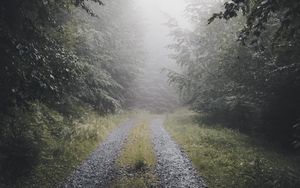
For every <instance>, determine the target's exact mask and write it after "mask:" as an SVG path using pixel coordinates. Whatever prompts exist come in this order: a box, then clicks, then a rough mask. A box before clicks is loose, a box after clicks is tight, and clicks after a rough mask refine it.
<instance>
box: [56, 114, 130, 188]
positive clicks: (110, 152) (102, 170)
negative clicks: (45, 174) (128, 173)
mask: <svg viewBox="0 0 300 188" xmlns="http://www.w3.org/2000/svg"><path fill="white" fill-rule="evenodd" d="M134 125H135V122H134V121H133V120H128V121H127V122H125V123H123V124H121V125H120V127H118V128H117V129H116V130H114V131H113V132H112V133H111V134H110V135H109V136H108V138H107V139H106V140H105V141H104V142H103V143H102V144H100V145H99V146H98V148H97V149H96V150H95V151H94V152H93V153H92V154H91V155H90V157H88V159H86V160H85V161H83V163H82V164H81V165H80V166H79V167H78V168H77V169H76V170H75V171H74V172H73V174H72V175H71V176H70V177H69V178H67V179H66V181H65V182H64V183H62V184H61V185H60V186H59V188H75V187H76V188H80V187H84V188H92V187H107V186H108V185H109V183H111V182H112V180H113V179H114V177H115V176H116V175H117V173H118V169H117V166H116V164H115V161H116V159H117V158H118V156H119V153H120V151H121V149H122V147H123V144H124V143H125V142H126V139H127V136H128V134H129V132H130V130H131V129H132V128H133V127H134Z"/></svg>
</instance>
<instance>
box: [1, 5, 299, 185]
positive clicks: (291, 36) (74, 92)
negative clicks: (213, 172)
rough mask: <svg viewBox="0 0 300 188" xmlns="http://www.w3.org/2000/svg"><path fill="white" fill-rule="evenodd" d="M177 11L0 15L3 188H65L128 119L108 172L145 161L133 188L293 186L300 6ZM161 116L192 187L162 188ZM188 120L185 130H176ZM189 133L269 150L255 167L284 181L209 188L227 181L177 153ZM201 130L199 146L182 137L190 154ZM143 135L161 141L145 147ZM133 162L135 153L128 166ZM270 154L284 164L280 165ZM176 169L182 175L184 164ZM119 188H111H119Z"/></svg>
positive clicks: (23, 8)
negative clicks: (190, 145) (235, 138)
mask: <svg viewBox="0 0 300 188" xmlns="http://www.w3.org/2000/svg"><path fill="white" fill-rule="evenodd" d="M177 1H179V0H176V1H174V4H173V2H172V1H170V0H162V1H161V2H160V3H159V1H150V0H141V1H139V0H110V1H109V0H27V1H21V0H2V1H1V2H0V58H1V62H2V63H1V66H0V187H4V188H6V187H57V186H59V185H61V184H60V183H61V182H63V181H64V180H65V179H66V178H67V177H68V175H70V174H71V172H72V171H74V169H76V167H77V166H78V165H80V164H81V162H82V161H84V160H85V159H88V157H89V156H92V158H93V156H94V155H93V154H91V153H92V151H96V152H97V151H98V150H97V149H95V148H97V146H98V144H99V143H105V140H107V139H110V137H109V136H108V135H109V134H110V133H111V132H112V131H113V130H118V127H120V126H119V124H122V122H124V121H125V120H127V119H135V120H133V122H137V123H136V124H137V125H136V126H137V128H134V127H133V128H132V129H133V131H132V132H129V133H130V134H129V133H128V135H129V136H128V139H129V141H126V138H125V137H126V136H124V140H123V141H122V142H121V140H119V142H121V143H123V142H124V143H125V146H124V148H125V149H122V151H123V152H124V153H125V154H123V155H122V153H121V154H120V155H121V157H120V159H114V160H116V161H117V162H116V163H117V164H119V165H121V167H120V168H122V169H125V170H124V171H125V172H124V173H125V174H126V173H127V174H130V173H131V171H130V172H128V169H129V170H130V168H127V167H128V165H129V166H130V165H132V164H131V163H133V162H131V160H129V159H128V158H132V160H133V159H134V157H132V156H131V155H137V156H139V157H141V156H142V157H143V156H144V158H143V160H140V159H136V160H139V161H138V163H136V164H134V165H133V166H134V168H136V169H142V171H143V170H144V171H147V173H146V174H147V175H146V176H142V178H141V179H143V180H141V181H145V182H146V183H143V184H136V185H135V187H160V186H161V187H168V186H170V185H171V187H172V185H173V187H186V186H187V187H189V186H191V187H193V186H192V185H194V184H193V182H195V186H194V187H206V186H204V183H202V180H201V179H202V178H200V179H199V178H197V176H198V175H194V171H197V170H198V171H200V176H201V177H202V176H203V177H204V178H203V179H204V180H203V181H204V182H207V184H208V187H223V186H225V187H251V186H253V185H255V187H291V188H292V187H297V186H300V179H299V176H298V175H300V160H299V159H300V158H299V149H300V62H299V59H300V1H298V0H281V1H278V0H231V1H228V0H182V3H178V4H176V3H175V2H177ZM151 2H152V3H153V4H152V3H151ZM154 2H156V4H155V3H154ZM163 2H166V4H163ZM154 4H155V5H154ZM155 6H157V7H158V8H157V7H155ZM172 7H173V8H172ZM179 10H180V11H182V12H183V14H184V16H183V15H179V13H177V12H179ZM176 11H177V12H176ZM174 12H175V13H174ZM158 15H159V16H158ZM182 109H184V110H182ZM146 111H147V112H146ZM187 111H188V112H187ZM174 112H175V115H174ZM149 114H151V115H149ZM163 114H164V117H165V118H166V124H165V127H166V131H161V132H163V133H164V134H166V135H167V134H168V133H167V132H169V133H170V135H171V137H172V139H173V140H175V142H178V143H179V145H180V148H181V146H182V148H183V150H184V151H185V152H186V153H187V154H188V155H187V156H189V157H190V158H191V161H192V162H191V164H192V165H193V167H195V169H196V170H194V171H193V172H189V173H191V174H193V175H191V177H195V181H194V180H193V181H192V180H191V182H190V183H191V184H189V182H184V183H186V184H184V183H183V182H176V181H177V180H172V181H171V183H165V184H164V179H163V178H160V177H164V175H165V174H168V173H166V172H164V170H166V169H165V167H164V166H162V167H160V166H159V165H160V164H161V163H158V164H159V165H158V167H157V166H156V162H155V161H159V160H161V159H160V157H161V156H163V155H164V154H160V155H157V156H156V157H155V154H156V153H159V151H160V150H163V149H162V148H163V147H166V148H172V147H174V146H173V141H172V142H171V141H170V142H169V141H168V140H163V139H162V140H163V141H161V142H160V141H159V140H160V139H161V138H162V135H160V133H158V131H157V130H160V127H157V126H158V125H160V124H163V120H162V121H160V119H159V118H158V120H157V116H158V115H161V116H163ZM170 114H171V115H170ZM172 114H173V115H172ZM191 114H192V115H191ZM175 116H176V117H175ZM183 116H186V117H187V118H186V119H184V118H183V120H179V119H180V118H179V117H183ZM172 118H173V119H172ZM176 118H177V119H176ZM141 119H142V120H141ZM162 119H164V118H162ZM151 122H152V123H151ZM189 122H190V123H191V122H193V123H196V124H197V126H198V125H199V126H198V127H201V126H200V125H202V124H205V126H207V127H208V128H207V129H206V127H205V129H203V130H205V131H208V129H210V128H213V129H214V130H220V129H222V131H223V130H224V132H222V134H223V133H224V135H225V134H226V135H231V134H240V135H243V136H241V138H243V139H244V136H245V138H246V137H247V139H248V138H249V139H251V140H254V141H253V143H255V144H256V145H257V147H259V148H260V147H262V148H266V149H262V150H264V152H265V151H266V152H268V151H269V150H270V153H269V154H264V153H263V152H260V149H259V151H258V154H257V156H261V155H263V156H264V157H262V158H263V159H266V160H267V159H269V158H268V157H269V156H271V155H272V157H274V158H276V159H273V158H272V157H270V163H269V162H266V165H269V164H272V165H273V163H274V165H275V164H276V162H274V161H277V163H278V166H288V167H289V166H292V167H291V168H290V169H289V170H290V171H289V172H287V170H285V169H284V170H282V171H280V174H279V175H278V174H276V173H277V171H276V173H275V172H274V174H275V175H274V176H273V174H272V173H271V172H270V173H269V174H271V175H270V177H269V176H268V178H267V180H266V181H265V179H264V178H265V177H266V176H267V175H266V174H265V172H263V170H262V172H260V173H261V176H260V175H257V171H254V172H253V174H255V173H256V174H255V176H254V178H252V179H251V180H248V179H247V180H246V179H244V180H245V181H244V184H242V183H241V182H234V181H230V180H228V178H229V176H230V175H228V176H227V175H226V178H227V179H226V180H224V181H223V182H217V180H220V181H221V180H223V179H222V178H223V175H224V174H226V173H227V172H225V171H224V174H222V175H220V177H222V178H219V177H214V178H215V179H216V182H213V180H212V179H214V178H210V174H209V172H208V174H207V172H206V171H205V169H206V167H205V165H206V164H204V160H202V161H201V165H200V167H199V168H198V166H197V165H198V163H197V161H198V160H201V155H199V156H198V154H197V157H193V155H191V156H190V155H189V150H188V149H187V146H186V145H184V144H186V143H185V140H184V139H185V138H184V136H185V134H188V133H185V132H184V131H186V130H188V129H189V128H186V129H183V130H181V128H182V127H180V125H179V124H180V123H182V126H183V127H184V126H187V125H189ZM125 124H126V123H125ZM129 124H130V123H129ZM148 124H149V125H148ZM154 124H155V125H154ZM171 124H173V126H172V125H171ZM191 124H192V123H191ZM193 125H194V124H193ZM148 126H149V127H148ZM177 126H178V127H177ZM197 126H196V127H197ZM126 127H127V124H126V125H124V126H123V128H124V131H125V128H126ZM129 127H130V126H129V125H128V131H129V129H131V128H129ZM162 127H163V126H162ZM174 127H175V128H174ZM190 127H192V126H190ZM220 127H221V128H220ZM176 129H178V130H179V133H178V134H177V132H176V131H178V130H176ZM163 130H164V129H163ZM195 130H198V129H197V128H195ZM126 131H127V128H126ZM151 131H152V134H150V133H148V132H151ZM205 131H204V132H201V131H200V132H201V134H200V133H199V135H200V136H199V135H198V136H195V138H194V137H193V135H192V134H193V132H191V133H189V134H190V135H189V136H190V138H194V139H193V140H192V139H191V140H190V141H188V142H190V143H192V142H194V141H195V142H196V141H197V139H204V138H206V137H207V135H210V134H211V132H209V131H208V132H205ZM231 131H232V132H231ZM165 132H166V133H165ZM204 133H205V134H204ZM115 134H116V135H119V133H117V132H116V133H115ZM220 134H221V133H220ZM120 135H121V136H120V139H122V138H123V136H122V134H121V133H120ZM149 135H153V139H156V140H154V141H150V140H151V139H152V137H151V136H149ZM201 135H202V137H201ZM213 136H214V135H212V137H211V139H212V138H213ZM183 138H184V139H183ZM224 138H225V136H224ZM135 139H137V140H135ZM182 139H183V140H182ZM230 139H231V137H230ZM243 139H241V140H243ZM202 141H203V142H205V141H207V140H205V139H204V140H201V142H202ZM127 142H128V143H127ZM158 142H159V143H165V144H168V145H166V146H161V145H159V144H157V143H158ZM220 142H222V143H225V142H226V143H227V141H220ZM241 142H242V141H241ZM251 143H252V141H251ZM139 144H140V146H139V147H138V148H135V147H136V145H139ZM197 144H199V143H197ZM197 144H196V145H197ZM209 144H211V145H210V146H213V145H217V144H221V143H218V142H217V141H214V142H212V143H209ZM103 145H105V144H103ZM152 145H153V146H152ZM116 147H117V146H116ZM118 147H120V148H123V146H121V145H120V146H118ZM152 147H153V148H154V149H153V152H151V151H152V149H149V148H152ZM176 147H177V146H176ZM176 147H174V148H176ZM205 147H206V146H205ZM222 147H223V146H222ZM224 147H225V146H224ZM226 147H227V146H226ZM243 147H245V146H244V145H243ZM247 147H248V146H247ZM247 147H245V148H246V149H247ZM250 147H252V146H249V148H250ZM126 148H127V149H126ZM128 148H135V149H132V150H130V149H128ZM141 148H142V150H141V151H140V150H139V149H141ZM246 149H245V150H246ZM116 150H117V149H116ZM119 150H121V149H119ZM137 150H139V152H141V153H139V154H136V153H134V152H135V151H137ZM165 150H167V149H165ZM170 150H171V149H170ZM101 151H102V150H99V152H100V154H99V156H101V155H102V154H101ZM108 151H109V149H107V150H106V151H104V152H108ZM174 151H175V149H174ZM176 151H177V150H176ZM147 152H148V153H147ZM237 152H239V151H237ZM271 152H275V153H276V154H274V155H273V154H272V153H271ZM277 153H279V154H278V155H280V156H283V157H278V158H277ZM118 155H119V154H118ZM118 155H112V156H118ZM219 155H222V154H219ZM95 156H97V155H96V154H95ZM103 156H105V155H104V154H103ZM107 156H109V155H107ZM122 156H123V157H122ZM152 156H153V158H155V160H154V159H152ZM184 156H185V155H184ZM257 156H255V157H257ZM241 157H242V154H241V155H240V156H237V157H236V158H241ZM285 157H286V158H285ZM127 160H129V161H127ZM230 160H235V159H230ZM236 160H237V161H238V159H236ZM245 160H246V159H245ZM249 160H250V159H249ZM118 161H119V162H118ZM187 161H190V160H187ZM252 161H254V162H253V163H254V166H255V168H256V167H257V166H259V165H260V162H257V161H259V160H256V159H255V160H254V159H253V160H252V159H251V160H250V162H249V164H250V166H251V164H252ZM278 161H280V162H278ZM287 161H288V162H287ZM127 162H128V164H127ZM285 162H287V163H285ZM162 163H167V162H166V161H163V162H162ZM236 163H237V162H236ZM199 164H200V162H199ZM207 164H208V163H207ZM239 164H242V163H240V162H239ZM113 165H114V164H113ZM122 165H123V166H122ZM184 165H186V166H185V167H186V168H188V169H190V168H189V165H190V163H189V162H187V163H186V164H183V166H184ZM213 165H216V164H213ZM222 165H224V164H223V163H222ZM109 166H111V165H110V164H109ZM144 166H146V167H144ZM147 166H149V167H147ZM170 166H172V164H170ZM179 166H180V165H179ZM252 166H253V165H252ZM262 166H263V165H262ZM226 167H228V168H229V167H230V165H229V166H228V165H227V166H226ZM152 168H158V169H159V170H158V171H160V172H161V174H160V172H159V173H158V175H157V174H156V171H157V170H152ZM174 168H175V167H174ZM207 168H208V167H207ZM216 168H217V167H216ZM232 168H235V167H232ZM253 168H254V167H253ZM261 168H264V167H261ZM268 168H269V166H268ZM272 168H273V167H272ZM202 169H203V173H201V170H202ZM212 169H213V167H212ZM219 169H221V167H220V168H219ZM236 169H237V168H236ZM270 169H271V167H270ZM144 171H143V172H144ZM166 171H168V170H166ZM180 171H181V170H175V172H176V173H177V172H178V173H180ZM163 172H164V173H163ZM222 172H223V171H222ZM230 173H231V171H230ZM247 173H248V172H247ZM249 173H252V172H249ZM278 173H279V171H278ZM74 174H75V175H74V176H77V175H76V173H74ZM133 174H134V173H133ZM137 174H138V173H137ZM149 174H155V175H153V176H158V177H159V178H157V179H162V180H156V178H153V177H152V176H151V177H150V175H149ZM283 174H284V175H283ZM277 175H278V176H277ZM78 176H81V175H80V174H79V175H78ZM124 176H125V175H124ZM137 176H138V177H139V175H137ZM271 176H272V177H271ZM281 176H282V179H280V178H281ZM283 176H284V177H283ZM103 177H104V176H103ZM126 177H127V175H126ZM279 177H280V178H279ZM139 178H140V177H139ZM232 178H233V177H232ZM100 179H101V178H100ZM120 179H122V180H123V179H124V177H122V178H120ZM145 179H148V180H147V181H146V180H145ZM154 179H155V180H154ZM165 179H168V178H167V177H165ZM171 179H172V178H171ZM179 179H180V178H179ZM183 179H184V178H183ZM191 179H193V178H191ZM236 179H237V181H238V178H236ZM139 180H140V179H139ZM150 180H151V181H152V180H153V181H154V182H155V183H153V182H152V183H151V182H150V183H149V182H148V181H150ZM234 180H235V179H234ZM269 180H270V182H269ZM68 181H69V182H71V181H74V182H76V181H79V180H78V179H77V180H73V179H72V178H70V179H69V180H68ZM93 181H94V180H93ZM227 181H228V182H227ZM74 182H73V183H74ZM97 182H98V181H97ZM100 182H101V181H100ZM159 182H161V185H160V186H158V184H160V183H159ZM253 182H255V183H257V182H259V184H254V183H253ZM131 183H132V182H131ZM135 183H136V182H135ZM172 183H174V184H172ZM181 183H182V184H181ZM226 183H228V184H226ZM109 184H110V183H109ZM202 184H203V185H202ZM222 184H224V185H223V186H220V185H222ZM122 185H123V184H122ZM122 185H121V186H112V187H126V186H122ZM132 185H133V184H132ZM132 185H131V186H128V185H127V187H134V186H132ZM200 185H201V186H200ZM226 185H227V186H226ZM80 186H83V187H85V185H84V184H83V185H81V184H80ZM80 186H79V185H78V184H76V185H73V184H72V185H71V184H69V185H66V186H61V187H80ZM86 186H87V184H86ZM87 187H89V186H87ZM90 187H110V186H107V185H104V186H103V185H101V186H100V184H99V185H97V186H96V185H95V186H90Z"/></svg>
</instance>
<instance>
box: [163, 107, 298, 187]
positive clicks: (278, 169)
mask: <svg viewBox="0 0 300 188" xmlns="http://www.w3.org/2000/svg"><path fill="white" fill-rule="evenodd" d="M196 118H198V117H197V114H196V113H193V112H191V111H188V110H181V111H178V112H176V113H174V114H171V115H168V117H167V120H166V122H165V127H166V129H167V130H168V132H170V133H171V135H172V137H173V138H174V139H175V140H176V141H177V142H178V143H179V144H180V145H181V146H182V148H183V149H184V151H185V152H186V153H187V154H188V156H189V157H190V159H191V160H192V162H193V164H194V166H195V167H196V168H197V169H198V171H199V172H200V175H201V176H202V177H203V178H204V179H205V181H206V183H207V184H208V186H209V187H211V188H221V187H224V188H228V187H238V188H248V187H249V188H253V187H259V188H271V187H278V188H295V187H300V178H299V177H300V165H299V162H300V161H299V158H298V159H297V156H293V155H288V154H283V153H280V152H277V151H276V150H271V149H270V148H265V147H263V146H261V145H260V144H259V143H258V141H257V140H254V138H251V137H249V136H246V135H244V134H241V133H238V132H236V131H233V130H230V129H227V128H223V127H219V126H207V125H204V124H200V123H198V122H197V120H196Z"/></svg>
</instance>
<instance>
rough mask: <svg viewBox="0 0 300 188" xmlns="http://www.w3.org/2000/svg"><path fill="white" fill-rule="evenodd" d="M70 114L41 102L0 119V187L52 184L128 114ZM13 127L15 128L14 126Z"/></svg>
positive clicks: (30, 187)
mask: <svg viewBox="0 0 300 188" xmlns="http://www.w3.org/2000/svg"><path fill="white" fill-rule="evenodd" d="M79 110H81V111H83V112H84V113H82V114H81V117H78V118H70V117H65V116H63V115H62V114H60V113H58V112H57V111H54V110H52V109H50V108H48V107H47V106H46V105H44V104H41V103H32V104H30V106H29V108H26V109H21V108H18V109H14V110H13V112H14V115H13V116H11V117H9V118H7V117H4V118H3V119H5V120H7V122H2V125H3V126H7V127H6V128H5V129H1V130H2V132H1V139H0V149H1V154H0V170H1V178H0V180H1V181H0V187H10V188H11V187H16V188H19V187H20V188H21V187H22V188H27V187H28V188H34V187H37V188H40V187H43V188H48V187H56V186H57V185H58V184H59V183H60V182H61V181H63V180H64V178H66V177H67V176H68V175H69V174H70V173H71V172H72V171H73V170H74V168H75V167H76V166H77V165H79V163H80V162H81V161H82V160H84V159H85V158H86V157H87V156H88V155H89V154H90V152H91V151H93V150H94V149H95V147H96V146H97V145H98V144H99V142H101V141H102V140H103V139H104V138H105V137H106V136H107V135H108V134H109V133H110V132H111V131H112V129H113V128H115V127H116V126H117V125H118V124H119V123H120V121H122V120H124V119H125V118H126V117H128V114H116V115H107V116H100V115H99V114H97V113H96V112H95V111H92V110H90V109H89V108H84V109H78V110H77V111H79ZM15 127H16V128H15Z"/></svg>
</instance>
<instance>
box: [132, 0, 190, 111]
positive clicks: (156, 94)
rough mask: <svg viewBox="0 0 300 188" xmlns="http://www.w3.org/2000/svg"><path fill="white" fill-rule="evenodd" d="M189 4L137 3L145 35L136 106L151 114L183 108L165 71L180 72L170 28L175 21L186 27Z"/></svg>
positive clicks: (178, 0) (166, 0)
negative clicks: (171, 21)
mask: <svg viewBox="0 0 300 188" xmlns="http://www.w3.org/2000/svg"><path fill="white" fill-rule="evenodd" d="M184 9H185V2H184V1H183V0H172V1H171V0H162V1H159V0H155V1H150V0H135V10H136V11H138V14H139V15H140V21H141V22H142V24H141V25H142V27H143V28H142V36H143V45H142V46H143V52H144V54H143V55H144V57H143V63H142V64H143V65H142V69H141V72H140V74H139V76H138V77H137V79H136V82H135V85H136V87H137V88H138V89H137V95H136V98H135V99H134V101H133V104H132V105H133V106H134V107H137V108H143V109H147V110H150V111H166V110H168V109H173V108H174V107H175V106H177V105H179V98H178V94H177V93H175V91H174V88H172V87H171V86H169V83H168V78H167V76H166V71H163V70H164V69H166V68H167V69H176V64H175V62H174V60H173V59H172V58H170V55H171V54H172V50H170V49H169V48H168V47H167V46H168V45H170V44H171V43H172V38H171V37H170V36H169V33H170V28H169V27H168V26H167V25H166V23H167V22H168V21H169V19H171V18H174V19H176V20H178V22H179V23H180V24H181V25H182V27H185V26H186V25H187V23H186V20H185V19H184Z"/></svg>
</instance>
